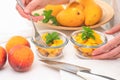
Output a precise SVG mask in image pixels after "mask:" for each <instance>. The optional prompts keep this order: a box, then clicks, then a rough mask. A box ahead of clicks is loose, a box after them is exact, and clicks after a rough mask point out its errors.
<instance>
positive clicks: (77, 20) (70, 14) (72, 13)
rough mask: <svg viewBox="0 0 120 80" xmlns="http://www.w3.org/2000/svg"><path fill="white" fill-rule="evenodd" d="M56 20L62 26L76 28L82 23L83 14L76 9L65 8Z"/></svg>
mask: <svg viewBox="0 0 120 80" xmlns="http://www.w3.org/2000/svg"><path fill="white" fill-rule="evenodd" d="M56 19H57V21H58V22H59V23H60V24H61V25H63V26H69V27H77V26H81V25H82V24H83V23H84V14H83V11H82V10H80V9H78V8H67V9H65V10H62V11H61V12H59V13H58V15H57V16H56Z"/></svg>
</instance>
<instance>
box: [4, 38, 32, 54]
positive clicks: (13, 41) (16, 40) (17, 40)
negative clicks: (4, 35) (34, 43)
mask: <svg viewBox="0 0 120 80" xmlns="http://www.w3.org/2000/svg"><path fill="white" fill-rule="evenodd" d="M16 45H25V46H28V47H30V43H29V42H28V40H27V39H26V38H24V37H23V36H13V37H11V38H10V39H9V40H8V42H7V43H6V45H5V47H6V51H7V52H9V51H10V49H11V48H12V47H14V46H16Z"/></svg>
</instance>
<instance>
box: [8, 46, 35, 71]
mask: <svg viewBox="0 0 120 80" xmlns="http://www.w3.org/2000/svg"><path fill="white" fill-rule="evenodd" d="M33 60H34V54H33V52H32V50H31V49H30V48H29V47H28V46H24V45H16V46H14V47H13V48H12V49H11V50H10V51H9V54H8V62H9V64H10V66H11V67H12V68H13V69H14V70H15V71H19V72H23V71H27V70H29V69H30V67H31V65H32V63H33Z"/></svg>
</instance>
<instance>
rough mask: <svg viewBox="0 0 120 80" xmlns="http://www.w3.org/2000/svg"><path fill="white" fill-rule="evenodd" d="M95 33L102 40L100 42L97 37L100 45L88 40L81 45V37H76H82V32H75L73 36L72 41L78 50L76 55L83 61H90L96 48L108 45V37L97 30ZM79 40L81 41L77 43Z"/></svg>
mask: <svg viewBox="0 0 120 80" xmlns="http://www.w3.org/2000/svg"><path fill="white" fill-rule="evenodd" d="M94 32H95V33H97V34H98V35H99V39H100V40H98V38H97V37H96V38H95V41H96V42H97V43H99V44H97V43H95V42H94V39H93V40H92V39H89V42H87V41H88V40H86V41H85V42H83V43H80V42H81V40H82V38H81V37H79V38H78V39H77V38H75V37H77V36H78V35H80V34H81V33H82V30H78V31H74V32H73V33H72V34H71V37H70V41H71V42H72V43H73V45H74V48H75V49H76V50H77V53H76V55H77V56H78V57H80V58H83V59H90V57H91V56H92V52H93V51H94V50H95V49H96V48H98V47H100V46H102V45H104V44H106V43H107V37H106V35H105V34H104V33H102V32H99V31H96V30H94ZM77 40H79V41H77ZM100 42H101V43H100Z"/></svg>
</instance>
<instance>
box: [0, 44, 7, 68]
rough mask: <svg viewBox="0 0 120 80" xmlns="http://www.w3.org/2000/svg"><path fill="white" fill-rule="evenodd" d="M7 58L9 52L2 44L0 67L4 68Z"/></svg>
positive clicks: (0, 47) (0, 48)
mask: <svg viewBox="0 0 120 80" xmlns="http://www.w3.org/2000/svg"><path fill="white" fill-rule="evenodd" d="M6 60H7V53H6V51H5V49H4V48H3V47H2V46H0V69H1V68H3V66H4V65H5V63H6Z"/></svg>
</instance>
